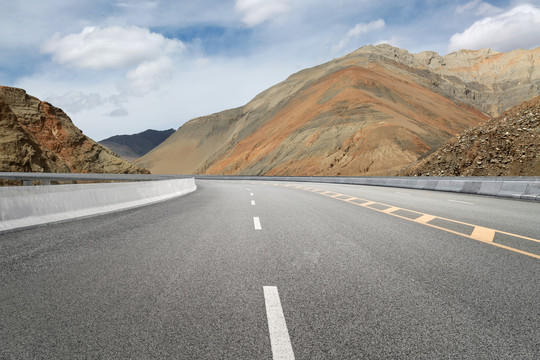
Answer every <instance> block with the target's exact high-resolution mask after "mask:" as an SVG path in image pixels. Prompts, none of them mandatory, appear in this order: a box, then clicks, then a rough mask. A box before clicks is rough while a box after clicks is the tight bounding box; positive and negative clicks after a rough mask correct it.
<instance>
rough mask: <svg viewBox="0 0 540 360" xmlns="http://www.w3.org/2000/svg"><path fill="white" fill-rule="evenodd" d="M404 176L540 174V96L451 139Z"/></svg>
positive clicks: (417, 163)
mask: <svg viewBox="0 0 540 360" xmlns="http://www.w3.org/2000/svg"><path fill="white" fill-rule="evenodd" d="M398 175H403V176H540V97H536V98H534V99H532V100H529V101H526V102H524V103H522V104H520V105H518V106H515V107H513V108H511V109H509V110H507V111H505V112H504V113H502V114H501V115H500V116H499V117H497V118H494V119H491V120H490V121H488V122H487V123H485V124H483V125H481V126H477V127H474V128H472V129H469V130H467V131H466V132H464V133H463V134H461V135H460V136H459V137H456V138H453V139H451V140H450V141H449V142H447V143H445V144H444V145H443V146H441V147H440V148H439V149H438V150H437V151H436V152H434V153H433V154H431V155H429V156H427V157H426V158H424V159H422V160H419V161H418V162H416V163H413V164H411V165H409V166H407V167H405V168H404V169H402V170H401V171H400V172H399V173H398Z"/></svg>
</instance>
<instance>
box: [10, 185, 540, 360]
mask: <svg viewBox="0 0 540 360" xmlns="http://www.w3.org/2000/svg"><path fill="white" fill-rule="evenodd" d="M197 184H198V190H197V191H196V192H194V193H192V194H189V195H186V196H183V197H180V198H177V199H174V200H169V201H166V202H162V203H159V204H155V205H150V206H147V207H142V208H138V209H133V210H128V211H124V212H118V213H113V214H108V215H103V216H97V217H93V218H89V219H83V220H76V221H70V222H65V223H61V224H55V225H50V226H46V227H40V228H35V229H30V230H25V231H20V232H16V233H9V234H3V235H0V339H1V340H0V341H1V345H0V358H1V359H89V358H95V359H165V358H171V359H172V358H175V359H292V358H293V357H294V358H296V359H389V358H394V359H396V358H399V359H436V358H437V359H439V358H447V359H456V358H459V359H538V358H540V322H539V319H540V286H539V280H538V279H539V276H540V259H539V256H538V255H540V247H539V245H540V242H538V241H535V240H537V239H540V204H538V203H533V202H524V201H515V200H506V199H496V198H490V197H480V196H469V195H463V194H452V193H442V192H431V191H419V190H410V189H396V188H382V187H366V186H351V185H334V184H313V183H309V184H308V183H305V184H300V183H285V182H242V181H201V180H199V181H197Z"/></svg>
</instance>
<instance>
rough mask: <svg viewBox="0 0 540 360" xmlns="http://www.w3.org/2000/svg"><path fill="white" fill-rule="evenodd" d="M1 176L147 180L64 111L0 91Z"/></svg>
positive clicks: (21, 92) (19, 92)
mask: <svg viewBox="0 0 540 360" xmlns="http://www.w3.org/2000/svg"><path fill="white" fill-rule="evenodd" d="M0 171H10V172H12V171H13V172H14V171H20V172H29V171H32V172H76V173H123V174H131V173H133V174H141V173H143V174H144V173H148V170H146V169H142V168H139V167H137V166H134V165H132V164H130V163H129V162H127V161H125V160H123V159H121V158H119V157H118V156H117V155H115V154H114V153H113V152H112V151H110V150H109V149H107V148H105V147H103V146H101V145H99V144H98V143H96V142H95V141H93V140H92V139H90V138H88V137H86V136H85V135H83V133H82V132H81V131H80V130H79V129H78V128H77V127H76V126H75V125H73V123H72V122H71V119H70V118H69V117H68V116H67V115H66V114H65V113H64V112H63V111H62V110H60V109H58V108H56V107H54V106H52V105H51V104H49V103H46V102H43V101H40V100H39V99H37V98H35V97H33V96H29V95H28V94H26V91H24V90H22V89H17V88H11V87H5V86H0Z"/></svg>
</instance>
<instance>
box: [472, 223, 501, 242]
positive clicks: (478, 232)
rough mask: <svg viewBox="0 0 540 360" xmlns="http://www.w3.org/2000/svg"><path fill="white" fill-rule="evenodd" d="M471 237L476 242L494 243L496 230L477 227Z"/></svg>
mask: <svg viewBox="0 0 540 360" xmlns="http://www.w3.org/2000/svg"><path fill="white" fill-rule="evenodd" d="M471 237H472V238H473V239H475V240H480V241H485V242H493V239H494V238H495V230H493V229H489V228H485V227H482V226H475V227H474V230H473V232H472V234H471Z"/></svg>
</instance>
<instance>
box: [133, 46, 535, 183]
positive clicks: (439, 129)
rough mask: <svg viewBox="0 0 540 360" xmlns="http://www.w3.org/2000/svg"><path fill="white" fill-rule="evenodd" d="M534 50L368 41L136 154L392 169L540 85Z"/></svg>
mask: <svg viewBox="0 0 540 360" xmlns="http://www.w3.org/2000/svg"><path fill="white" fill-rule="evenodd" d="M539 59H540V48H536V49H533V50H522V51H514V52H510V53H497V52H494V51H491V50H480V51H461V52H456V53H451V54H448V55H445V56H440V55H438V54H436V53H434V52H424V53H420V54H410V53H409V52H407V51H406V50H403V49H398V48H394V47H391V46H389V45H377V46H372V45H369V46H365V47H362V48H360V49H358V50H357V51H355V52H353V53H351V54H348V55H346V56H344V57H341V58H337V59H333V60H331V61H329V62H327V63H325V64H321V65H318V66H315V67H313V68H309V69H304V70H301V71H299V72H297V73H295V74H292V75H291V76H289V77H288V78H287V79H286V80H284V81H283V82H280V83H278V84H276V85H274V86H272V87H270V88H269V89H267V90H265V91H263V92H261V93H260V94H258V95H257V96H255V97H254V98H253V99H252V100H251V101H250V102H248V103H247V104H246V105H244V106H241V107H239V108H236V109H230V110H226V111H223V112H220V113H215V114H212V115H208V116H203V117H199V118H196V119H193V120H191V121H189V122H187V123H186V124H184V125H183V126H181V127H180V128H179V129H178V130H177V131H176V132H175V133H174V134H173V135H171V137H169V138H168V139H167V140H166V141H165V142H164V143H162V144H161V145H160V146H158V147H157V148H155V149H154V150H152V151H151V152H149V153H148V154H147V155H145V156H143V157H142V158H140V159H138V160H137V161H136V164H139V165H141V166H145V167H148V168H150V169H151V170H152V171H153V172H156V173H185V174H189V173H201V174H243V175H391V174H393V173H395V172H396V171H398V170H399V169H400V168H402V167H403V166H404V165H406V164H408V163H410V162H411V161H414V160H416V159H418V158H419V157H420V156H422V155H423V154H425V153H426V152H427V151H432V150H433V149H436V148H437V147H438V146H440V145H441V144H443V143H444V142H445V141H446V140H448V139H450V138H451V137H453V136H456V135H458V134H459V133H461V132H462V131H464V130H466V129H468V128H469V127H471V126H474V125H477V124H479V123H481V122H484V121H486V120H488V119H489V118H490V116H488V114H491V115H496V114H498V112H499V111H501V109H504V108H507V107H510V106H512V105H516V104H517V103H519V102H521V101H523V100H526V99H528V98H530V97H532V95H535V94H538V93H540V90H539V89H540V69H539V67H538V64H539V63H540V60H539ZM512 64H513V65H512ZM497 69H499V70H500V71H498V70H497ZM413 90H414V91H413ZM531 94H532V95H531ZM479 104H480V105H482V106H480V105H479Z"/></svg>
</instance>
